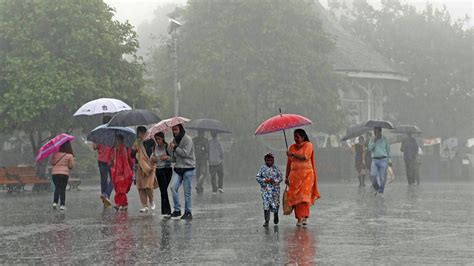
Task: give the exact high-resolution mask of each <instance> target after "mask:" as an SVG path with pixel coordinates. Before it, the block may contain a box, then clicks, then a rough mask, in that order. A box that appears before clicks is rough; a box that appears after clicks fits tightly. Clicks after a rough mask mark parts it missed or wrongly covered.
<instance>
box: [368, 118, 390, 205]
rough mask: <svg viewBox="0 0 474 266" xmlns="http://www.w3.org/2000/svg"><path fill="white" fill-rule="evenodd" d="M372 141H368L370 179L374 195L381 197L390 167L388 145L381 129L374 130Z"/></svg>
mask: <svg viewBox="0 0 474 266" xmlns="http://www.w3.org/2000/svg"><path fill="white" fill-rule="evenodd" d="M374 135H375V137H374V139H373V140H370V143H369V149H368V150H369V151H370V152H371V155H372V166H371V171H370V177H371V180H372V186H373V187H374V189H375V193H374V194H375V195H377V194H379V195H380V196H383V193H384V189H385V183H386V181H387V170H388V166H392V160H391V156H390V143H389V142H388V140H387V138H386V137H385V136H382V128H381V127H376V128H374Z"/></svg>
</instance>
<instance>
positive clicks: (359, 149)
mask: <svg viewBox="0 0 474 266" xmlns="http://www.w3.org/2000/svg"><path fill="white" fill-rule="evenodd" d="M354 150H355V151H354V152H355V168H356V171H357V177H358V178H359V187H363V186H365V173H366V167H365V162H364V160H365V152H366V148H365V140H364V137H363V136H360V137H359V142H358V143H356V144H355V145H354Z"/></svg>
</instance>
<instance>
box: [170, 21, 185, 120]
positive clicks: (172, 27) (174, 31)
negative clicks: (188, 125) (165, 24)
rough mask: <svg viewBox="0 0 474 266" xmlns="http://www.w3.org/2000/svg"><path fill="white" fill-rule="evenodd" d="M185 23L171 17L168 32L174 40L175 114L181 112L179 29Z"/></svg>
mask: <svg viewBox="0 0 474 266" xmlns="http://www.w3.org/2000/svg"><path fill="white" fill-rule="evenodd" d="M182 25H183V24H182V23H181V22H179V21H177V20H175V19H172V18H170V25H169V28H168V33H169V34H170V35H171V39H172V41H173V45H172V50H173V52H172V57H173V71H174V82H173V109H174V112H173V113H174V116H178V114H179V98H178V91H179V90H180V84H179V75H178V34H177V30H178V28H179V27H180V26H182Z"/></svg>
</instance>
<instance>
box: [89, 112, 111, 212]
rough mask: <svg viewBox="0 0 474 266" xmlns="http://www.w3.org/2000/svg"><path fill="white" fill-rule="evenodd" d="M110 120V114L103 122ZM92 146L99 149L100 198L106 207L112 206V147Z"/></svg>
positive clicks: (94, 144) (96, 149) (95, 144)
mask: <svg viewBox="0 0 474 266" xmlns="http://www.w3.org/2000/svg"><path fill="white" fill-rule="evenodd" d="M109 121H110V116H104V117H103V118H102V122H103V124H107V123H108V122H109ZM92 148H93V149H94V150H95V151H97V163H98V165H99V173H100V192H101V194H100V199H101V200H102V203H103V204H104V206H105V207H110V206H111V202H110V195H111V194H112V191H113V189H114V187H113V184H112V178H111V175H110V168H109V162H110V158H111V154H112V147H109V146H106V145H103V144H97V143H93V144H92Z"/></svg>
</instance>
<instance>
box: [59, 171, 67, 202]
mask: <svg viewBox="0 0 474 266" xmlns="http://www.w3.org/2000/svg"><path fill="white" fill-rule="evenodd" d="M68 179H69V176H67V175H62V176H60V178H59V180H60V182H59V188H60V190H59V201H60V202H61V204H60V205H61V206H66V187H67V181H68Z"/></svg>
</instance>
